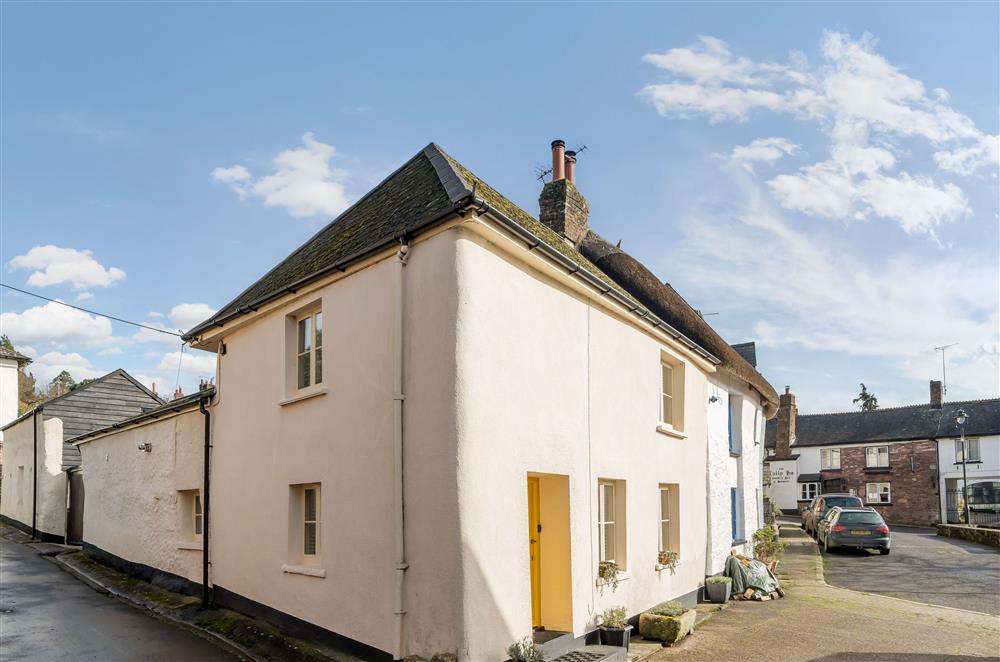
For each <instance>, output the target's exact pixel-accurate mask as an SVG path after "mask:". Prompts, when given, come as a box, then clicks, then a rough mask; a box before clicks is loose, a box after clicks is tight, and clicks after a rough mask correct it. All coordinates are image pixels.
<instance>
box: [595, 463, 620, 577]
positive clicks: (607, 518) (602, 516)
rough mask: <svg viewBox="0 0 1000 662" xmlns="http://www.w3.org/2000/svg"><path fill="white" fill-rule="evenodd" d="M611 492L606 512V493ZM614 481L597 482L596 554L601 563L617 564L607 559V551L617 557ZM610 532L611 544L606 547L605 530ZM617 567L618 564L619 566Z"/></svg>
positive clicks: (616, 497) (614, 559) (616, 496)
mask: <svg viewBox="0 0 1000 662" xmlns="http://www.w3.org/2000/svg"><path fill="white" fill-rule="evenodd" d="M608 491H610V492H611V508H610V512H608V504H607V496H606V495H607V493H608ZM615 492H616V490H615V481H613V480H599V481H597V553H598V559H599V560H600V561H601V562H602V563H603V562H605V561H614V562H615V563H617V562H618V559H617V558H609V557H608V554H607V550H608V549H611V550H613V551H614V553H615V554H614V555H615V557H617V556H618V530H617V529H618V523H617V517H616V515H615V512H616V509H617V505H618V495H617V494H615ZM609 528H610V530H611V544H610V545H608V544H607V541H606V538H607V532H606V531H607V529H609ZM619 567H621V566H620V564H619Z"/></svg>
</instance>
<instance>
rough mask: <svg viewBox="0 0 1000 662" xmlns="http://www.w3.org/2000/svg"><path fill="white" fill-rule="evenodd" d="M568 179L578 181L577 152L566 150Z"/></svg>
mask: <svg viewBox="0 0 1000 662" xmlns="http://www.w3.org/2000/svg"><path fill="white" fill-rule="evenodd" d="M566 179H568V180H569V181H571V182H573V183H574V184H575V183H576V152H574V151H572V150H571V151H568V152H566Z"/></svg>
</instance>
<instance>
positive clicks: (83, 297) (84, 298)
mask: <svg viewBox="0 0 1000 662" xmlns="http://www.w3.org/2000/svg"><path fill="white" fill-rule="evenodd" d="M93 298H94V295H93V294H91V293H90V292H80V293H79V294H77V295H76V300H77V302H80V301H87V300H89V299H93Z"/></svg>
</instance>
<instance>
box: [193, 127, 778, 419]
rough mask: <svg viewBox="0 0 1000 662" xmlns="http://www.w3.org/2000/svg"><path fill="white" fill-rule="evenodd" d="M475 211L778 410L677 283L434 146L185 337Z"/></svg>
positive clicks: (762, 382)
mask: <svg viewBox="0 0 1000 662" xmlns="http://www.w3.org/2000/svg"><path fill="white" fill-rule="evenodd" d="M470 206H480V208H481V209H482V210H490V211H492V212H494V214H497V213H498V214H499V215H500V216H502V217H505V218H506V219H509V221H510V222H511V223H512V224H513V225H514V226H515V228H512V229H516V230H517V231H519V233H520V234H521V235H522V238H524V239H525V240H526V241H527V242H529V245H531V247H532V248H533V249H534V248H540V249H544V250H545V251H546V252H547V253H548V254H549V255H550V256H553V257H555V258H556V259H558V260H559V261H560V262H562V263H563V264H564V265H565V266H566V267H567V269H568V271H569V272H570V273H574V274H577V275H578V276H581V277H584V276H585V277H586V279H588V280H590V282H592V283H594V284H595V286H597V287H599V288H600V289H601V291H602V292H605V294H609V295H610V296H613V297H614V298H616V299H617V300H619V301H621V302H622V303H623V305H625V306H626V307H628V308H629V310H630V311H632V312H633V314H636V315H637V316H639V317H641V318H643V319H645V320H646V321H647V322H649V323H650V324H652V325H653V326H656V327H659V328H662V329H664V330H665V331H666V332H667V333H670V334H671V335H672V336H674V337H676V338H678V340H680V341H681V342H682V343H684V344H685V345H687V346H688V347H690V348H691V349H692V350H694V351H695V352H696V353H699V354H701V355H702V356H704V357H705V358H706V359H708V360H709V361H710V362H712V363H716V364H718V363H721V364H722V367H723V368H724V369H727V370H729V371H731V372H733V373H734V374H736V375H737V376H739V377H741V378H743V379H746V380H747V381H749V382H750V383H751V384H752V385H753V386H754V387H755V388H756V389H757V390H758V391H760V392H761V394H762V395H763V396H764V397H765V398H766V399H767V400H768V401H769V402H770V403H771V405H772V406H777V393H775V391H774V389H773V388H772V387H771V385H770V384H769V383H768V382H767V380H766V379H764V378H763V376H761V375H760V373H758V372H757V371H756V370H755V369H754V367H753V366H752V365H750V364H749V363H747V362H746V360H744V358H743V357H742V356H741V355H740V354H739V353H737V352H736V350H734V349H733V348H732V347H730V346H729V345H728V344H727V343H726V342H725V341H724V340H723V339H722V338H721V337H720V336H719V335H718V334H717V333H716V332H715V331H714V330H713V329H712V327H711V326H709V324H708V323H707V322H705V320H704V318H703V317H702V316H701V315H700V314H698V313H697V311H695V310H694V309H693V308H692V307H691V306H689V305H688V304H687V302H686V301H684V299H683V298H682V297H681V296H680V295H679V294H677V292H676V291H674V289H673V288H672V287H670V286H669V285H666V284H664V283H661V282H660V281H659V280H658V279H656V277H655V276H653V275H652V273H651V272H649V270H648V269H646V268H645V267H643V266H642V265H641V264H640V263H639V262H638V261H637V260H635V259H634V258H632V257H631V256H629V255H628V254H626V253H624V252H623V251H622V250H621V249H619V248H617V247H611V246H610V245H609V244H607V242H605V241H604V240H603V239H601V238H600V237H599V236H597V235H596V234H594V233H592V232H591V233H589V234H588V236H587V238H586V239H585V240H584V241H583V242H582V244H581V245H580V246H579V247H575V246H573V245H571V244H569V243H568V242H567V241H566V240H565V239H564V238H563V237H562V236H560V235H559V234H557V233H556V232H555V231H553V230H552V229H551V228H549V227H548V226H546V225H544V224H543V223H541V222H540V221H538V220H537V219H536V218H535V217H533V216H532V215H531V214H528V213H527V212H525V211H524V210H523V209H521V208H520V207H518V206H517V205H515V204H514V203H513V202H511V201H510V200H508V199H507V198H505V197H504V196H503V195H501V194H500V193H498V192H497V191H496V190H495V189H494V188H493V187H491V186H490V185H489V184H487V183H486V182H485V181H483V180H482V179H480V178H479V177H476V176H475V175H474V174H473V173H472V172H471V171H469V170H468V169H467V168H465V166H463V165H462V164H460V163H459V162H458V161H456V160H454V159H453V158H451V157H450V156H448V155H447V154H446V153H445V152H444V151H443V150H442V149H441V148H440V147H438V146H437V145H435V144H433V143H431V144H430V145H428V146H427V147H425V148H424V149H423V150H421V151H420V152H419V153H418V154H416V155H415V156H414V157H413V158H411V159H410V160H409V161H407V162H406V163H405V164H403V166H402V167H400V168H399V169H398V170H397V171H396V172H394V173H392V174H391V175H389V177H387V178H386V179H385V180H383V181H382V182H381V183H380V184H378V185H377V186H376V187H375V188H374V189H372V190H371V191H370V192H368V193H367V194H366V195H365V196H364V197H363V198H361V199H360V200H359V201H358V202H356V203H355V204H354V205H352V206H351V207H350V208H348V209H347V210H346V211H344V212H343V213H342V214H341V215H340V216H338V217H337V218H336V219H334V220H333V221H332V222H331V223H330V224H329V225H327V226H326V227H324V228H323V229H322V230H320V231H319V232H317V233H316V234H315V235H313V237H311V238H310V239H309V240H308V241H307V242H306V243H305V244H303V245H302V246H300V247H299V248H298V249H296V250H295V251H294V252H293V253H292V254H291V255H289V256H288V257H287V258H285V259H284V260H283V261H282V262H281V263H280V264H278V266H276V267H275V268H274V269H272V270H271V271H269V272H267V273H266V274H264V276H262V277H261V278H260V279H259V280H257V281H256V282H255V283H254V284H253V285H251V286H250V287H249V288H247V289H246V290H244V291H243V292H242V293H241V294H240V295H239V296H237V297H236V298H235V299H233V300H232V301H230V302H229V303H228V304H226V305H225V306H223V307H222V308H221V309H220V310H219V311H218V312H217V313H216V314H215V315H213V316H212V317H211V318H209V319H208V320H205V321H204V322H202V323H201V324H198V325H197V326H195V327H194V328H193V329H191V330H190V331H188V333H187V334H185V336H184V339H185V340H187V341H195V342H196V341H197V337H198V336H199V334H201V333H203V332H204V331H205V330H207V329H209V328H211V327H213V326H223V325H224V324H225V323H227V322H229V321H230V320H232V319H235V318H237V317H239V316H240V315H243V314H246V313H248V312H250V311H253V310H256V309H257V308H258V307H259V306H261V305H263V304H264V303H267V302H269V301H272V300H274V299H277V298H279V297H281V296H284V295H285V294H286V293H289V292H294V291H296V289H297V288H299V287H302V286H303V285H305V284H306V283H309V282H311V281H314V280H318V279H319V278H322V277H325V276H327V275H329V274H330V273H333V272H334V271H337V270H340V271H343V270H344V269H346V267H347V266H348V265H350V264H351V263H352V262H354V261H357V260H359V259H362V258H363V257H364V256H366V255H367V254H370V253H372V252H374V251H376V250H381V249H382V248H384V247H387V246H389V245H392V244H394V243H395V242H397V241H398V240H399V238H400V237H403V236H408V235H413V234H415V233H417V232H418V231H420V230H422V229H424V228H426V227H429V226H430V225H432V224H434V223H437V222H442V221H444V220H445V219H447V218H450V217H451V216H452V215H453V214H455V213H456V212H459V211H460V210H464V209H466V208H468V207H470Z"/></svg>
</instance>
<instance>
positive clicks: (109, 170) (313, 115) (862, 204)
mask: <svg viewBox="0 0 1000 662" xmlns="http://www.w3.org/2000/svg"><path fill="white" fill-rule="evenodd" d="M0 11H2V19H3V21H2V34H0V37H2V46H0V48H2V56H3V61H2V65H0V68H2V76H3V78H2V82H0V91H2V101H0V110H2V136H0V137H2V140H3V148H2V164H0V175H2V186H3V191H2V193H3V195H2V200H0V212H2V231H0V240H2V241H0V263H2V267H0V268H2V275H3V280H4V282H7V283H10V284H12V285H14V286H17V287H25V288H27V289H29V290H33V291H37V292H40V293H42V294H45V295H46V296H50V297H53V298H60V299H62V300H65V301H67V302H79V305H83V306H87V307H90V308H93V309H95V310H99V311H102V312H107V313H109V314H113V315H117V316H121V317H126V318H129V319H135V320H139V321H144V322H146V323H149V324H151V325H154V326H158V325H162V326H164V327H167V328H188V327H190V326H191V325H192V324H194V323H195V322H197V321H200V319H199V318H200V317H202V316H204V315H206V314H207V313H209V312H211V310H213V309H215V308H218V307H220V306H222V305H223V304H224V303H226V302H227V301H228V300H229V299H231V298H232V297H233V296H235V295H236V294H237V293H238V292H240V291H241V290H242V289H243V288H245V287H246V286H247V285H248V284H250V283H251V282H252V281H253V280H254V279H255V278H256V277H258V276H259V275H261V274H262V273H264V272H265V271H267V270H268V269H269V268H270V267H271V266H273V265H274V264H275V263H276V262H277V261H279V260H280V259H281V258H282V257H284V256H285V255H286V254H287V253H288V252H290V251H291V250H292V249H293V248H295V247H296V246H298V245H299V244H300V243H301V242H302V241H304V240H305V239H306V238H307V237H308V236H309V235H311V234H312V233H313V232H315V231H316V230H317V229H318V228H320V227H322V225H324V224H325V223H326V222H327V221H328V220H329V219H330V218H331V217H332V216H333V215H334V214H335V213H336V212H337V211H338V210H340V209H342V208H343V207H344V206H345V205H346V204H349V202H350V201H352V200H355V199H357V198H358V197H359V196H361V195H362V194H363V193H364V192H365V191H367V190H368V189H369V188H370V187H371V186H372V185H373V184H375V183H376V182H377V181H379V180H380V179H381V178H382V177H383V176H385V175H386V174H388V173H389V172H391V171H392V170H393V169H395V168H396V167H398V165H400V164H401V163H402V162H403V161H404V160H406V159H407V158H409V157H410V156H412V154H414V153H415V152H416V151H417V150H419V149H420V148H422V147H423V146H424V145H425V144H426V143H428V142H430V141H435V142H437V143H439V144H440V145H441V146H442V147H444V148H445V149H446V150H447V151H449V152H450V153H451V154H452V155H453V156H455V157H456V158H458V159H459V160H461V161H462V162H463V163H464V164H465V165H466V166H468V167H469V168H470V169H472V170H473V171H475V172H476V173H477V174H479V175H480V176H482V177H484V178H485V179H487V180H488V181H489V182H490V183H491V184H492V185H493V186H495V187H496V188H498V189H499V190H501V191H502V192H504V193H505V194H506V195H507V196H508V197H510V198H512V199H513V200H515V201H516V202H518V203H519V204H521V205H522V206H523V207H524V208H525V209H527V210H528V211H530V212H532V213H535V212H536V211H537V196H538V192H539V190H540V186H541V184H540V183H539V182H538V181H537V180H536V179H535V167H536V165H538V164H544V163H545V162H546V161H547V160H548V143H549V141H550V140H552V139H553V138H564V139H565V140H566V141H567V143H568V144H569V145H570V146H576V145H582V144H586V145H587V146H588V150H587V151H586V152H585V153H584V154H583V155H582V156H581V161H580V167H579V174H578V183H579V185H580V187H581V190H582V191H583V192H584V194H585V195H586V196H587V198H588V200H589V202H590V207H591V226H592V227H593V228H594V229H595V230H596V231H597V232H599V233H601V234H602V235H604V236H605V237H606V238H608V239H610V240H612V241H617V240H618V239H621V240H622V247H623V248H625V249H626V250H628V251H629V252H631V253H632V254H633V255H635V256H636V257H638V258H639V259H641V260H642V261H643V262H645V263H646V264H647V265H649V266H650V267H651V268H652V269H653V270H654V271H655V272H656V273H657V274H658V275H660V276H661V277H662V278H663V279H664V280H667V281H669V282H670V283H671V284H673V285H674V286H675V287H676V288H677V289H678V290H679V291H680V292H681V293H682V294H684V295H685V296H686V297H687V298H688V300H689V301H690V302H691V303H692V305H694V306H695V307H696V308H698V309H700V310H702V311H704V312H706V313H718V314H717V315H712V316H711V317H709V319H710V321H711V322H712V323H713V325H714V326H715V327H716V328H717V329H718V330H719V331H720V332H721V333H722V334H723V335H724V336H725V337H726V338H727V339H728V340H729V341H730V342H740V341H745V340H756V341H757V342H758V357H759V361H760V368H761V370H762V371H763V373H764V374H765V375H766V376H767V377H768V378H769V379H770V380H771V382H772V383H773V384H774V385H775V386H776V387H778V388H779V389H780V388H781V387H782V386H783V385H785V384H789V385H791V386H792V388H793V389H794V390H795V392H796V393H797V394H798V395H799V405H800V410H801V411H804V412H818V411H836V410H845V409H850V408H852V405H851V402H850V400H851V398H852V397H854V396H855V395H856V394H857V391H858V390H859V389H858V382H865V383H866V384H867V385H868V386H869V387H870V388H871V389H872V390H873V391H874V392H875V393H876V394H877V395H878V396H879V398H880V402H881V403H882V404H883V406H889V405H898V404H906V403H910V402H920V401H924V400H925V399H926V398H927V381H928V380H929V379H932V378H939V377H940V372H941V367H940V354H939V353H936V352H935V351H934V349H933V347H934V346H935V345H941V344H944V343H953V342H957V343H959V344H958V345H956V346H955V347H953V348H952V349H950V350H949V354H948V359H949V368H948V382H949V384H948V391H949V393H948V397H949V399H963V398H980V397H991V396H996V395H997V394H998V390H1000V385H998V335H1000V334H998V308H1000V292H998V288H1000V285H998V283H1000V257H998V255H1000V236H998V202H997V200H998V180H997V154H996V152H997V138H996V135H997V134H998V132H1000V129H998V119H997V118H998V108H1000V103H998V93H1000V91H998V81H1000V70H998V61H1000V58H998V36H997V29H996V28H997V24H998V19H1000V17H998V5H997V4H996V3H966V4H962V3H940V4H935V3H911V4H903V3H885V4H867V3H865V4H862V3H852V4H818V3H809V4H807V3H802V4H786V3H771V4H749V3H741V4H704V5H698V4H635V5H628V4H615V5H612V4H585V5H572V6H570V5H565V4H548V5H543V4H538V5H536V4H512V5H486V4H475V5H473V4H468V5H461V4H421V5H417V4H384V5H361V4H350V5H332V4H318V3H311V4H267V3H253V4H249V3H247V4H241V3H217V4H211V3H202V4H197V3H174V4H167V3H132V4H125V3H72V4H60V3H47V4H16V3H9V2H8V3H4V4H3V5H2V9H0ZM2 307H3V308H2V310H3V313H2V314H3V317H2V324H3V331H4V332H5V333H8V334H9V335H10V336H11V337H12V339H13V340H14V342H15V344H17V345H18V346H19V347H24V348H26V349H25V351H27V352H29V353H30V354H31V355H32V356H33V357H34V358H35V364H34V365H33V369H34V371H35V372H36V374H38V375H39V376H41V377H43V378H51V376H52V375H54V374H55V373H57V372H58V371H59V370H60V369H63V368H66V369H69V370H70V372H71V373H72V374H73V375H74V376H76V377H77V378H82V377H87V376H96V375H98V374H103V373H104V372H107V371H109V370H112V369H114V368H117V367H123V368H125V369H127V370H129V371H130V372H132V373H133V374H136V375H138V376H140V378H141V379H143V380H145V381H147V382H152V381H155V382H156V383H157V386H158V389H159V390H160V391H161V392H164V391H170V390H172V389H173V387H174V385H175V381H176V380H177V378H178V374H179V375H180V382H181V384H182V385H183V386H184V387H185V388H186V389H188V390H190V388H191V387H192V386H193V385H194V384H195V383H196V382H197V379H198V377H199V376H207V375H208V374H210V370H211V359H210V357H208V355H204V354H199V353H197V352H195V353H189V354H186V355H185V356H184V358H183V360H182V362H181V369H180V371H179V372H178V370H177V357H178V354H177V353H178V351H179V349H180V347H179V345H178V344H177V343H175V342H174V341H173V340H172V339H171V338H169V337H168V336H162V337H159V338H157V337H155V336H158V335H159V334H153V333H149V332H143V333H139V334H137V333H136V330H135V329H133V328H130V327H127V326H125V325H121V324H117V323H114V324H111V323H109V322H106V321H104V320H101V319H98V318H93V317H91V316H87V315H84V314H82V313H73V312H71V311H68V309H60V308H59V307H57V306H56V305H55V304H48V305H46V304H45V302H43V301H39V300H36V299H31V298H28V297H25V296H23V295H16V294H11V293H10V292H4V293H3V295H2Z"/></svg>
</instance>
